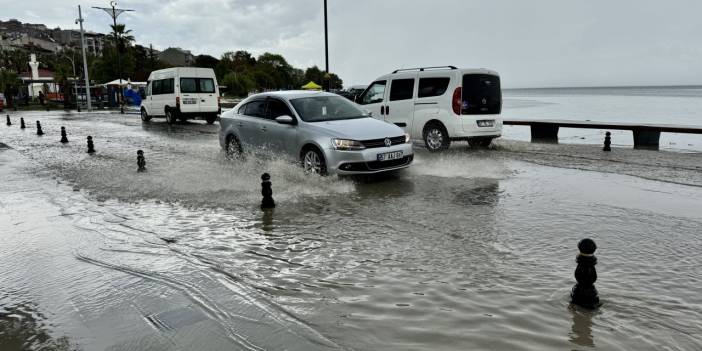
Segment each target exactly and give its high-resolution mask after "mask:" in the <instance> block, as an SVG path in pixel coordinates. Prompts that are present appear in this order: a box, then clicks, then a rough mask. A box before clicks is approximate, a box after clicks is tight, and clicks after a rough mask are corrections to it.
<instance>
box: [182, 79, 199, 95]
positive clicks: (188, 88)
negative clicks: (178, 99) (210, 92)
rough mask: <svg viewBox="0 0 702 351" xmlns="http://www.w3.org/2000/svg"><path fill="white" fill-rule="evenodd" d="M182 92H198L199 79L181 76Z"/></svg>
mask: <svg viewBox="0 0 702 351" xmlns="http://www.w3.org/2000/svg"><path fill="white" fill-rule="evenodd" d="M180 92H181V93H186V94H187V93H197V80H196V79H195V78H180Z"/></svg>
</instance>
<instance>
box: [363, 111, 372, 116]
mask: <svg viewBox="0 0 702 351" xmlns="http://www.w3.org/2000/svg"><path fill="white" fill-rule="evenodd" d="M362 111H363V117H373V112H371V111H368V110H366V109H363V110H362Z"/></svg>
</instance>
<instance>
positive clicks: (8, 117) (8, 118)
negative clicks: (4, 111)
mask: <svg viewBox="0 0 702 351" xmlns="http://www.w3.org/2000/svg"><path fill="white" fill-rule="evenodd" d="M7 125H8V126H11V125H12V122H11V121H10V115H7Z"/></svg>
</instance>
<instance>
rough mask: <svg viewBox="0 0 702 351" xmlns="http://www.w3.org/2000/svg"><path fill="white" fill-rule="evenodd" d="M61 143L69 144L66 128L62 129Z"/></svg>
mask: <svg viewBox="0 0 702 351" xmlns="http://www.w3.org/2000/svg"><path fill="white" fill-rule="evenodd" d="M61 142H62V143H64V144H65V143H67V142H68V137H67V136H66V128H65V127H61Z"/></svg>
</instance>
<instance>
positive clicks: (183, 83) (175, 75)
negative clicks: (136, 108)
mask: <svg viewBox="0 0 702 351" xmlns="http://www.w3.org/2000/svg"><path fill="white" fill-rule="evenodd" d="M220 112H221V109H220V105H219V87H218V86H217V77H216V76H215V73H214V71H213V70H212V69H211V68H198V67H174V68H166V69H162V70H158V71H153V72H151V74H150V75H149V81H148V85H147V86H146V97H145V98H144V99H143V100H142V102H141V120H142V121H145V122H146V121H149V120H150V119H151V118H152V117H166V121H167V122H168V123H169V124H173V123H175V122H176V120H177V119H180V120H181V121H186V120H187V119H188V118H191V117H195V116H200V117H203V118H204V119H205V120H206V121H207V123H209V124H212V123H214V121H216V120H217V115H218V114H219V113H220Z"/></svg>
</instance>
